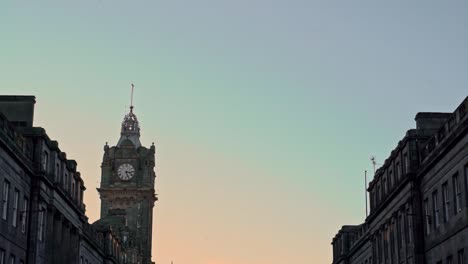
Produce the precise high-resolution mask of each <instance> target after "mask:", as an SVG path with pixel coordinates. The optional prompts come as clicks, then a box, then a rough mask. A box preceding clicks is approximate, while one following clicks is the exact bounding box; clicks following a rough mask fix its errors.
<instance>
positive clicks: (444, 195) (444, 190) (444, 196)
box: [442, 182, 450, 222]
mask: <svg viewBox="0 0 468 264" xmlns="http://www.w3.org/2000/svg"><path fill="white" fill-rule="evenodd" d="M442 199H443V202H444V203H443V205H442V206H443V207H444V208H443V210H444V222H448V219H449V207H450V206H449V204H450V195H449V190H448V183H447V182H445V183H444V184H442Z"/></svg>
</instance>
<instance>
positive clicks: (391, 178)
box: [388, 170, 395, 189]
mask: <svg viewBox="0 0 468 264" xmlns="http://www.w3.org/2000/svg"><path fill="white" fill-rule="evenodd" d="M388 177H389V181H390V189H391V188H392V187H393V185H394V184H395V181H394V179H393V173H392V171H391V170H390V171H389V172H388Z"/></svg>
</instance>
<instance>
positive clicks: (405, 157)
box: [403, 153, 409, 174]
mask: <svg viewBox="0 0 468 264" xmlns="http://www.w3.org/2000/svg"><path fill="white" fill-rule="evenodd" d="M403 170H404V171H403V174H405V173H408V171H409V160H408V154H407V153H405V154H403Z"/></svg>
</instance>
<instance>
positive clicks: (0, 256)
mask: <svg viewBox="0 0 468 264" xmlns="http://www.w3.org/2000/svg"><path fill="white" fill-rule="evenodd" d="M0 264H5V250H3V249H0Z"/></svg>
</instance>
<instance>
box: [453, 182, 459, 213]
mask: <svg viewBox="0 0 468 264" xmlns="http://www.w3.org/2000/svg"><path fill="white" fill-rule="evenodd" d="M459 178H460V177H458V173H457V174H455V175H453V188H454V195H455V197H454V198H455V199H454V200H455V214H458V213H459V212H461V190H460V179H459Z"/></svg>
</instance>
